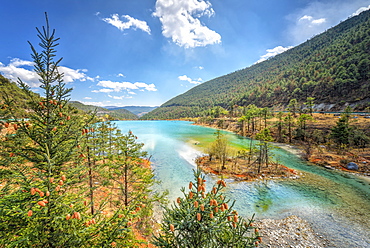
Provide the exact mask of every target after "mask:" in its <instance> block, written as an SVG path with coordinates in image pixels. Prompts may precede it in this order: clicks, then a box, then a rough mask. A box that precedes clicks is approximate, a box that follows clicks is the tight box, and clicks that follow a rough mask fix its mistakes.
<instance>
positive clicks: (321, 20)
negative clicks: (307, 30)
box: [312, 18, 326, 25]
mask: <svg viewBox="0 0 370 248" xmlns="http://www.w3.org/2000/svg"><path fill="white" fill-rule="evenodd" d="M324 22H326V19H325V18H320V19H316V20H313V21H312V24H314V25H320V24H322V23H324Z"/></svg>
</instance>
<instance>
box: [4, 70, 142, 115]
mask: <svg viewBox="0 0 370 248" xmlns="http://www.w3.org/2000/svg"><path fill="white" fill-rule="evenodd" d="M33 97H34V98H35V99H38V98H39V99H40V100H41V99H42V98H41V97H40V96H39V95H38V94H36V93H35V94H34V95H33ZM6 98H8V99H9V100H11V101H13V102H14V103H16V105H17V106H18V107H19V108H18V113H16V116H19V117H27V113H28V111H29V106H28V102H29V100H30V99H29V97H28V96H27V95H26V94H25V93H24V92H23V90H22V89H21V88H19V86H18V85H17V84H16V83H14V82H11V81H10V80H9V79H7V78H5V77H3V76H2V75H1V74H0V103H3V102H5V99H6ZM69 105H70V106H72V107H74V108H76V109H79V110H81V111H84V112H94V111H95V110H96V112H97V115H98V116H104V115H108V116H109V117H108V118H109V119H120V120H135V119H138V117H137V116H136V115H135V114H133V113H131V112H130V111H128V110H126V109H117V110H108V109H105V108H102V107H96V106H91V105H84V104H82V103H80V102H77V101H70V102H69ZM3 108H4V107H3ZM0 119H7V116H6V111H5V109H0Z"/></svg>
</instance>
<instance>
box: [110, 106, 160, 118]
mask: <svg viewBox="0 0 370 248" xmlns="http://www.w3.org/2000/svg"><path fill="white" fill-rule="evenodd" d="M156 108H158V107H147V106H125V107H115V108H110V109H111V110H118V109H126V110H128V111H130V112H131V113H133V114H135V115H137V116H139V117H141V116H143V115H145V114H147V113H149V112H150V111H153V110H154V109H156Z"/></svg>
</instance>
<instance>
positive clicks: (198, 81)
mask: <svg viewBox="0 0 370 248" xmlns="http://www.w3.org/2000/svg"><path fill="white" fill-rule="evenodd" d="M178 79H180V80H181V81H187V82H189V83H191V84H201V83H202V81H203V80H202V79H201V78H198V79H197V80H193V79H191V78H189V77H188V76H186V75H183V76H179V77H178Z"/></svg>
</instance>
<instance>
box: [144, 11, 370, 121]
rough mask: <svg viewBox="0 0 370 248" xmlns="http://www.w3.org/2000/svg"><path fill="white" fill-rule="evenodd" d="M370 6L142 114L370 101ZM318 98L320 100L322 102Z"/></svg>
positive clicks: (172, 114)
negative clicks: (292, 102)
mask: <svg viewBox="0 0 370 248" xmlns="http://www.w3.org/2000/svg"><path fill="white" fill-rule="evenodd" d="M369 79H370V11H365V12H363V13H361V14H360V15H358V16H355V17H352V18H350V19H348V20H346V21H344V22H342V23H340V24H339V25H337V26H335V27H333V28H331V29H329V30H327V31H326V32H324V33H322V34H320V35H318V36H316V37H314V38H312V39H310V40H308V41H306V42H304V43H303V44H301V45H299V46H297V47H294V48H292V49H290V50H288V51H286V52H284V53H282V54H279V55H277V56H275V57H273V58H271V59H269V60H267V61H264V62H261V63H259V64H255V65H253V66H251V67H248V68H245V69H242V70H239V71H236V72H234V73H231V74H228V75H225V76H222V77H219V78H215V79H213V80H210V81H208V82H205V83H203V84H201V85H199V86H196V87H194V88H192V89H190V90H189V91H187V92H185V93H184V94H182V95H179V96H177V97H175V98H173V99H171V100H169V101H167V102H166V103H164V104H163V105H162V106H161V107H160V108H157V109H155V110H154V111H152V112H150V113H149V114H147V115H145V116H144V117H143V118H144V119H173V118H180V117H195V116H198V115H200V113H201V112H202V111H203V110H205V109H207V108H211V107H213V106H221V107H224V108H226V109H230V107H231V106H234V105H239V106H247V105H249V104H255V105H257V106H258V107H275V108H279V107H280V108H282V107H284V106H286V105H287V104H288V102H289V100H290V99H293V98H295V99H297V100H298V102H301V103H302V102H305V101H306V98H307V97H314V98H315V103H316V104H319V103H324V104H325V106H326V107H327V109H326V110H329V108H328V107H330V110H338V109H341V108H342V107H343V105H344V104H345V103H351V104H352V105H353V106H355V105H356V104H357V106H356V107H355V109H357V110H361V109H363V108H365V107H366V106H368V104H369V102H370V82H369ZM324 104H323V105H324Z"/></svg>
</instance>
